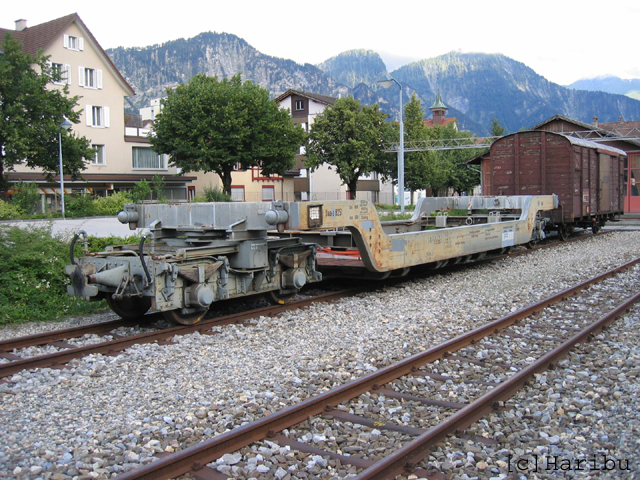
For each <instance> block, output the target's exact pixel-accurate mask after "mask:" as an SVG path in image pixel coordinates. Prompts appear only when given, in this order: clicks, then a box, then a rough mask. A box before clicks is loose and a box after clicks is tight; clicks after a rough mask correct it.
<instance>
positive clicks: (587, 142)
mask: <svg viewBox="0 0 640 480" xmlns="http://www.w3.org/2000/svg"><path fill="white" fill-rule="evenodd" d="M547 133H549V132H547ZM562 136H563V137H565V138H567V139H568V140H569V141H570V142H571V144H572V145H580V146H581V147H589V148H596V149H598V150H601V151H603V152H608V153H614V154H617V155H621V156H625V157H626V156H627V152H625V151H624V150H621V149H619V148H616V147H611V146H609V145H603V144H601V143H598V142H592V141H591V140H587V139H585V138H578V137H573V136H571V135H562Z"/></svg>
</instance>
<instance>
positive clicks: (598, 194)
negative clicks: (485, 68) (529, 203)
mask: <svg viewBox="0 0 640 480" xmlns="http://www.w3.org/2000/svg"><path fill="white" fill-rule="evenodd" d="M625 159H626V153H625V152H624V151H623V150H620V149H618V148H614V147H610V146H608V145H601V144H598V143H595V142H592V141H589V140H585V139H581V138H577V137H572V136H567V135H561V134H558V133H552V132H544V131H527V132H519V133H514V134H511V135H506V136H504V137H502V138H500V139H499V140H496V141H495V142H494V143H493V144H492V145H491V148H490V151H489V152H488V153H486V154H485V155H483V156H482V157H481V165H482V180H483V193H485V194H486V195H548V194H556V195H558V199H559V207H558V209H556V210H554V211H552V212H550V213H549V214H548V217H549V218H550V219H551V221H552V225H553V227H552V228H554V229H557V230H558V232H559V233H560V235H561V236H562V237H565V236H566V235H568V234H569V233H571V231H572V230H573V228H574V227H582V228H587V227H591V228H592V229H593V230H594V232H595V231H598V230H599V229H600V227H602V226H603V225H604V223H605V222H606V221H607V220H610V219H614V218H616V217H617V216H619V215H621V214H622V213H624V162H625Z"/></svg>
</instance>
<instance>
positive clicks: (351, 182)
mask: <svg viewBox="0 0 640 480" xmlns="http://www.w3.org/2000/svg"><path fill="white" fill-rule="evenodd" d="M385 117H386V115H385V114H384V113H382V112H381V111H380V110H379V109H378V104H374V105H371V106H364V107H363V106H362V105H360V102H358V101H357V100H355V99H354V98H353V97H343V98H341V99H339V100H337V101H336V102H335V103H334V105H333V107H331V108H327V109H325V110H324V111H323V112H322V113H321V114H319V115H318V116H317V117H316V120H315V121H314V122H313V125H312V126H311V131H310V132H309V138H308V141H307V161H306V165H307V167H309V169H311V170H312V171H313V170H315V169H317V168H318V167H319V166H320V165H322V164H324V163H327V164H329V168H330V169H335V171H336V173H337V174H338V176H339V177H340V180H342V183H343V184H344V185H346V186H347V188H348V189H349V194H350V196H351V198H352V199H355V198H356V190H357V184H358V177H360V176H361V175H368V174H369V173H371V172H373V171H380V170H382V169H387V168H388V167H387V166H385V165H384V164H385V163H388V162H389V161H390V159H391V158H392V156H391V155H390V154H388V153H384V152H383V151H382V147H383V144H384V143H387V142H389V141H390V139H391V138H392V135H393V131H392V128H391V125H390V124H389V123H387V122H385Z"/></svg>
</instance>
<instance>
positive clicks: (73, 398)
mask: <svg viewBox="0 0 640 480" xmlns="http://www.w3.org/2000/svg"><path fill="white" fill-rule="evenodd" d="M638 256H640V232H628V233H627V232H625V233H611V234H609V235H606V236H600V237H594V238H592V239H588V240H585V241H582V242H577V243H570V244H565V245H562V246H560V247H559V248H553V249H546V250H540V251H538V252H535V253H533V254H530V255H526V256H520V257H514V258H509V259H506V260H502V261H499V262H497V263H493V264H488V265H483V266H470V267H469V268H467V269H465V270H463V271H460V272H455V273H447V274H435V275H433V276H431V277H428V278H425V279H422V280H417V281H411V282H407V283H405V284H403V285H402V286H400V287H392V288H384V289H381V290H379V291H378V292H376V293H372V294H366V295H360V296H358V297H353V298H350V299H345V300H341V301H338V302H335V303H333V304H316V305H313V306H311V307H309V308H306V309H304V310H298V311H293V312H287V313H284V314H282V315H280V316H278V317H276V318H264V317H263V318H259V319H257V321H256V325H255V326H253V327H246V326H239V325H234V326H225V327H220V328H217V330H218V331H219V333H218V334H217V335H201V334H197V333H196V334H191V335H185V336H180V337H176V338H174V341H175V342H176V343H175V344H174V345H164V346H159V345H154V344H148V345H137V346H134V347H131V348H129V349H128V350H126V352H124V353H123V354H120V355H117V356H113V357H109V356H103V355H93V356H89V357H85V358H83V359H81V360H74V361H73V362H72V363H71V364H70V365H69V366H70V368H68V369H60V370H53V369H38V370H33V371H25V372H22V373H20V374H17V375H14V376H13V377H10V378H8V380H9V381H8V383H6V384H1V385H0V399H1V400H0V401H1V403H2V408H1V409H0V425H2V429H1V433H0V478H25V479H27V478H29V479H36V478H53V479H56V480H61V479H65V478H75V477H77V478H82V479H85V478H109V477H111V476H113V475H115V474H118V473H123V472H125V471H128V470H129V469H131V468H134V467H136V466H138V465H144V464H146V463H148V462H150V461H152V456H153V454H154V453H157V452H160V451H167V452H172V451H178V450H180V449H183V448H185V447H187V446H190V445H193V444H194V443H197V442H200V441H202V440H204V439H208V438H211V437H212V436H214V435H216V434H219V433H222V432H224V431H226V430H227V429H229V428H233V427H234V426H236V425H241V424H243V423H245V422H249V421H251V420H253V419H257V418H260V417H262V416H264V415H268V414H269V413H273V412H275V411H278V410H280V409H282V408H284V407H285V406H288V405H291V404H293V403H296V402H298V401H300V400H301V399H304V398H307V397H309V396H312V395H315V394H317V393H320V392H322V391H325V390H327V389H330V388H332V387H334V386H336V385H339V384H342V383H345V382H347V381H349V380H351V379H354V378H357V377H360V376H362V375H364V374H366V373H368V372H370V371H374V370H376V369H377V368H380V367H382V366H386V365H389V364H391V363H394V362H396V361H398V360H401V359H403V358H405V357H407V356H409V355H413V354H415V353H418V352H420V351H422V350H424V349H426V348H429V347H431V346H434V345H436V344H438V343H440V342H442V341H444V340H446V339H448V338H452V337H455V336H457V335H459V334H461V333H463V332H465V331H468V330H470V329H473V328H476V327H478V326H480V325H481V324H483V323H487V322H488V321H490V320H492V319H496V318H499V317H501V316H504V315H506V314H508V313H511V312H513V311H516V310H518V309H520V308H522V307H523V306H525V305H528V304H531V303H534V302H537V301H539V300H541V299H542V298H546V297H548V296H549V295H551V294H553V293H557V292H559V291H561V290H564V289H565V288H567V287H569V286H572V285H574V284H576V283H578V282H580V281H582V280H586V279H587V278H590V277H592V276H594V275H596V274H598V273H603V272H605V271H607V270H609V269H611V268H613V267H616V266H619V265H621V264H623V263H626V262H627V261H629V260H632V259H634V258H636V257H638ZM638 273H639V269H638V267H635V269H634V270H633V271H632V272H631V273H629V274H623V275H620V276H619V281H620V282H633V281H637V278H638ZM101 320H104V318H101ZM84 321H85V320H82V322H84ZM86 321H91V320H86ZM77 324H78V321H77V320H74V321H71V322H62V323H60V324H57V326H58V327H59V328H68V327H70V326H74V325H77ZM50 329H52V324H44V325H42V324H40V325H22V326H20V327H17V328H15V327H12V328H5V329H3V330H2V331H0V338H7V337H8V336H22V335H30V334H33V333H35V332H36V331H43V330H50ZM637 331H638V310H637V309H634V310H632V312H630V313H629V314H628V315H627V316H625V317H624V318H623V319H621V320H619V321H618V322H617V323H616V324H615V325H614V327H612V328H611V329H610V330H608V331H607V332H604V333H603V334H601V335H599V336H598V337H597V338H596V340H595V341H594V342H592V343H590V344H586V345H584V346H581V347H580V349H579V350H577V351H576V353H575V354H572V355H571V356H570V357H568V358H567V359H566V360H564V361H563V362H561V363H560V364H559V366H558V368H557V369H556V370H554V371H552V372H547V373H545V374H544V375H540V376H538V377H537V378H536V382H534V383H532V384H531V385H530V388H528V389H525V390H523V391H522V392H521V393H519V394H518V395H516V396H515V397H514V398H513V399H511V400H510V401H509V402H506V404H505V406H504V408H503V409H501V410H499V411H497V412H495V413H494V414H493V415H492V417H491V418H486V419H483V421H481V422H479V423H478V424H477V425H476V426H474V427H472V428H471V429H470V430H473V432H472V433H475V434H476V435H480V436H485V437H487V438H489V437H490V438H493V439H496V440H498V442H499V445H498V447H495V446H492V447H488V446H486V445H484V444H475V443H472V442H469V441H465V440H460V441H457V440H455V439H454V440H452V441H449V442H445V443H443V444H442V446H441V449H440V450H439V452H436V453H435V454H434V455H433V456H432V458H431V459H430V461H431V462H432V463H434V464H437V465H438V468H439V469H440V470H441V471H443V472H445V473H446V474H448V475H450V476H451V478H465V477H464V475H466V477H467V478H473V477H474V476H476V477H478V478H504V477H505V476H507V475H508V474H509V475H521V476H522V478H554V475H555V476H558V472H551V473H548V472H541V473H536V475H538V477H531V476H529V477H525V476H524V475H525V473H526V472H525V470H524V469H523V470H522V471H515V468H514V465H516V464H514V463H513V462H517V461H518V460H521V459H523V460H522V461H521V463H520V464H518V465H525V462H524V460H527V461H529V460H531V459H533V458H534V457H533V455H538V457H537V458H542V457H543V456H544V455H547V457H548V456H549V455H556V456H557V458H558V459H560V460H563V459H565V456H566V458H569V457H570V456H572V457H571V458H573V459H574V460H575V458H578V457H579V456H580V455H583V456H584V455H589V456H591V455H601V454H602V453H604V452H605V451H606V452H607V454H611V452H613V454H612V455H615V459H616V461H618V460H622V459H625V458H626V459H628V460H629V467H630V468H632V470H630V471H628V470H622V469H617V470H613V471H606V472H600V473H599V475H598V478H634V477H633V476H630V475H633V474H634V470H635V474H636V475H637V474H638V472H640V469H639V466H638V461H637V460H635V459H634V457H633V453H634V451H637V450H640V444H638V443H637V438H639V433H640V427H639V425H640V422H639V419H640V414H639V413H638V412H637V410H638V409H637V405H638V404H639V400H640V399H638V381H637V374H638V373H639V369H640V345H639V343H640V342H639V341H638V339H637V334H635V333H637ZM598 345H600V347H598ZM585 372H586V373H585ZM568 377H571V378H569V379H568ZM558 395H559V396H558ZM585 402H586V403H585ZM515 419H517V421H516V420H515ZM523 419H524V420H523ZM518 422H519V423H518ZM525 427H526V428H525ZM507 444H508V445H509V446H508V447H505V446H504V445H507ZM274 448H275V447H274ZM537 452H539V453H537ZM470 453H471V454H472V455H470ZM580 458H582V457H580ZM589 458H591V457H589ZM597 459H598V461H599V460H601V459H602V457H601V456H598V457H597ZM256 462H257V464H256V465H255V469H256V470H255V472H257V473H256V474H255V478H284V476H286V475H289V478H292V479H295V478H336V479H337V478H340V476H339V475H338V474H337V471H334V473H333V474H332V473H331V471H330V470H327V469H328V467H323V466H322V465H323V462H322V461H321V460H320V459H316V460H314V465H313V468H314V470H313V471H309V472H311V473H309V472H303V471H299V472H286V473H285V475H282V476H280V477H278V475H276V472H277V469H276V468H273V469H272V470H273V471H271V469H269V468H267V467H265V466H264V464H261V463H260V461H259V460H258V461H256ZM460 462H462V463H460ZM633 462H635V463H633ZM325 463H326V462H325ZM467 463H469V464H470V465H471V467H465V465H466V464H467ZM527 466H528V464H527ZM258 467H261V468H258ZM321 467H322V468H321ZM510 467H511V468H512V472H509V468H510ZM265 468H266V471H264V470H265ZM229 471H230V470H229ZM318 472H320V473H318ZM322 472H324V473H322ZM327 472H329V473H327ZM299 474H300V475H299ZM303 474H304V475H303ZM561 474H562V475H565V476H566V477H567V478H572V476H575V477H576V478H589V475H594V473H593V472H580V471H573V470H572V471H570V472H567V471H562V473H561ZM529 475H531V474H529ZM545 475H548V477H545ZM615 475H618V476H617V477H616V476H615ZM513 478H518V477H513Z"/></svg>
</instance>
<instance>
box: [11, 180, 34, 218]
mask: <svg viewBox="0 0 640 480" xmlns="http://www.w3.org/2000/svg"><path fill="white" fill-rule="evenodd" d="M12 190H13V194H12V195H11V203H13V204H14V205H15V206H17V207H18V208H19V209H20V210H22V212H23V214H27V215H30V214H32V213H35V211H36V210H37V209H38V207H39V206H40V192H39V191H38V186H37V185H36V184H35V183H33V182H32V183H25V182H19V183H16V184H15V185H14V186H13V188H12Z"/></svg>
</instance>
